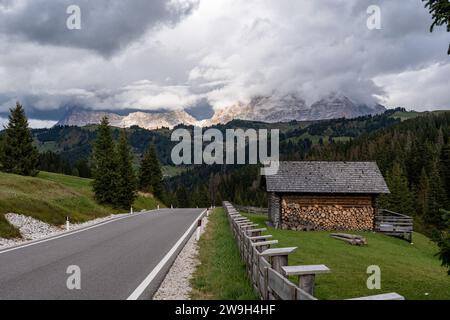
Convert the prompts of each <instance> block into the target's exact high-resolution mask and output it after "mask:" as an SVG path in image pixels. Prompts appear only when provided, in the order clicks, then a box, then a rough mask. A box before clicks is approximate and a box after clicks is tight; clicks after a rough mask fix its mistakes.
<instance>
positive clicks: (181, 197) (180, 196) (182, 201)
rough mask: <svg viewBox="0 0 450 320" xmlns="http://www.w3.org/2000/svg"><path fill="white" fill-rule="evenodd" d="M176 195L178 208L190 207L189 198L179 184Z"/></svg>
mask: <svg viewBox="0 0 450 320" xmlns="http://www.w3.org/2000/svg"><path fill="white" fill-rule="evenodd" d="M176 197H177V202H178V207H180V208H190V207H191V199H190V198H189V195H188V193H187V190H186V188H185V187H184V186H181V187H179V188H178V190H177V194H176Z"/></svg>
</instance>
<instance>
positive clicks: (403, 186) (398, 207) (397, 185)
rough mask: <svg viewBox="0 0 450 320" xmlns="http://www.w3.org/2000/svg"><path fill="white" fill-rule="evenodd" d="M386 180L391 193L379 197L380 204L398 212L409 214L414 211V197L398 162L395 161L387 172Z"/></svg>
mask: <svg viewBox="0 0 450 320" xmlns="http://www.w3.org/2000/svg"><path fill="white" fill-rule="evenodd" d="M386 182H387V184H388V186H389V190H390V191H391V193H390V194H388V195H384V196H382V197H381V199H380V205H381V206H383V207H385V208H387V209H389V210H392V211H395V212H398V213H402V214H405V215H411V214H412V213H413V212H414V203H413V199H414V198H413V195H412V193H411V191H410V190H409V188H408V180H407V178H406V176H405V175H404V173H403V170H402V167H401V166H400V164H399V163H397V162H396V163H395V164H394V166H393V168H392V170H390V171H389V172H388V174H387V178H386Z"/></svg>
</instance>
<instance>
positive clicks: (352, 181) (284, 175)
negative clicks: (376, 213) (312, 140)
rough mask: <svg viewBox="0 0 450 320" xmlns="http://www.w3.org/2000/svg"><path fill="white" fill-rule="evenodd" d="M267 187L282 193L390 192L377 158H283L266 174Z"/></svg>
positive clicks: (269, 189) (269, 190)
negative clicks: (355, 159)
mask: <svg viewBox="0 0 450 320" xmlns="http://www.w3.org/2000/svg"><path fill="white" fill-rule="evenodd" d="M266 181H267V191H268V192H280V193H289V192H293V193H366V194H367V193H368V194H382V193H389V189H388V187H387V185H386V182H385V181H384V178H383V175H382V174H381V172H380V169H379V168H378V166H377V164H376V163H375V162H328V161H299V162H280V168H279V170H278V173H277V174H275V175H269V176H266Z"/></svg>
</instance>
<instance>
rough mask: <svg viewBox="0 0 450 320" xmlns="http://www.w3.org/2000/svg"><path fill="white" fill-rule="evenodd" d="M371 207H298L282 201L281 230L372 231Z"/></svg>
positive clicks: (372, 214) (372, 215) (372, 217)
mask: <svg viewBox="0 0 450 320" xmlns="http://www.w3.org/2000/svg"><path fill="white" fill-rule="evenodd" d="M373 211H374V210H373V208H372V207H371V206H359V207H357V206H354V207H344V206H340V205H313V206H300V205H299V204H296V203H286V202H284V201H283V203H282V208H281V217H282V228H283V229H286V230H298V231H309V230H326V231H329V230H360V231H364V230H372V229H373V219H374V212H373Z"/></svg>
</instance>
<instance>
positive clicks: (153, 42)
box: [0, 0, 450, 119]
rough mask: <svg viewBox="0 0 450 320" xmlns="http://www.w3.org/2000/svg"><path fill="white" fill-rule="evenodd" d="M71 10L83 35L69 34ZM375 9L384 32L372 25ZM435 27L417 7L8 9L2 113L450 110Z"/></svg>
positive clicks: (0, 7)
mask: <svg viewBox="0 0 450 320" xmlns="http://www.w3.org/2000/svg"><path fill="white" fill-rule="evenodd" d="M69 3H70V4H79V5H80V7H81V9H82V16H83V18H82V19H83V20H82V28H83V29H82V30H80V32H78V31H69V30H67V29H66V28H65V19H66V17H67V14H65V8H66V7H67V5H68V4H69ZM372 4H376V5H379V6H380V8H381V25H382V28H381V30H369V29H368V28H367V26H366V20H367V18H368V14H367V12H366V9H367V7H368V6H369V5H372ZM61 12H62V14H61ZM430 24H431V17H430V15H429V13H428V12H427V10H426V9H424V8H423V3H422V2H421V1H418V0H394V1H393V0H377V1H373V0H370V1H369V0H345V1H344V0H322V1H313V0H305V1H292V0H279V1H269V0H245V1H244V0H214V1H207V0H201V1H199V0H170V1H169V0H166V1H163V0H154V1H148V0H134V1H127V2H125V1H106V0H97V1H87V0H85V1H81V0H79V1H75V0H71V1H66V0H61V1H58V2H56V1H50V0H18V1H5V0H0V79H2V81H0V113H1V112H5V111H6V110H7V108H8V107H10V106H11V105H13V104H14V103H15V101H16V100H17V99H19V100H20V101H23V104H24V105H25V106H27V107H29V108H30V107H32V109H33V110H42V111H44V110H45V112H48V110H55V113H57V112H58V111H57V110H59V109H61V108H64V107H65V106H69V105H79V106H83V107H89V108H94V109H103V108H106V109H115V110H119V109H125V108H126V109H130V108H139V109H144V110H155V109H160V108H168V109H178V108H185V107H188V108H189V107H190V106H193V105H196V104H199V103H200V104H201V103H203V102H205V101H206V102H207V104H208V105H211V106H212V107H214V108H215V109H217V108H221V107H226V106H229V105H232V104H235V103H236V102H237V101H243V102H245V101H248V100H249V99H250V98H251V97H253V96H255V95H270V94H272V93H274V92H276V93H280V94H283V93H296V94H298V95H300V96H301V97H303V98H304V99H305V100H306V101H307V103H312V102H314V101H316V100H317V99H320V98H322V97H323V96H325V95H327V94H328V93H330V92H341V93H343V94H345V95H347V96H349V97H350V98H352V99H354V100H356V101H364V102H370V101H374V100H379V101H381V102H383V103H384V104H386V105H387V106H405V107H414V108H416V109H419V110H421V109H422V110H425V109H429V108H447V109H448V108H450V91H449V90H446V89H447V88H446V86H445V83H446V82H445V76H446V75H448V71H449V68H450V62H449V60H448V56H447V54H446V51H447V48H448V33H446V32H445V30H444V28H438V29H437V30H436V31H435V32H434V33H430V32H429V26H430ZM36 114H37V112H36ZM46 114H48V113H46ZM33 116H35V114H33ZM52 119H53V118H52Z"/></svg>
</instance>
